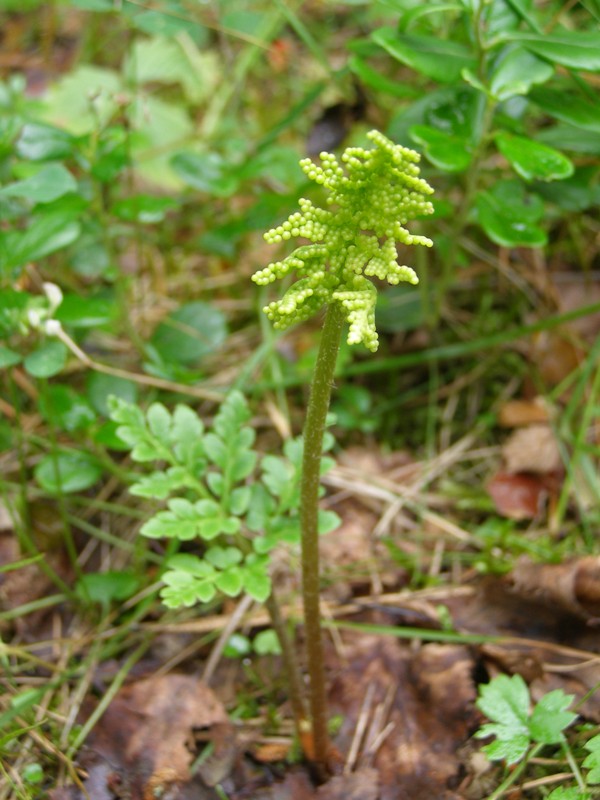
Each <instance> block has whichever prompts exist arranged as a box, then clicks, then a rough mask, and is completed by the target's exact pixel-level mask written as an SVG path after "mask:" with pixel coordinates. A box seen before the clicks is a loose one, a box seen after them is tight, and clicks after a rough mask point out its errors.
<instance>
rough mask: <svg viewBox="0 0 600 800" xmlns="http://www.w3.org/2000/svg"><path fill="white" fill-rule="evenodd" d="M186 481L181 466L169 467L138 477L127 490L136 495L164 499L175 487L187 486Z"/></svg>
mask: <svg viewBox="0 0 600 800" xmlns="http://www.w3.org/2000/svg"><path fill="white" fill-rule="evenodd" d="M187 483H188V475H187V472H186V470H185V469H183V467H170V468H169V469H168V470H167V471H166V472H162V471H157V472H152V473H151V474H150V475H145V476H144V477H143V478H140V479H139V481H137V482H136V483H134V484H133V485H132V486H130V487H129V492H130V493H131V494H133V495H135V496H136V497H148V498H153V499H154V500H165V499H166V498H167V497H168V496H169V495H170V494H172V493H173V492H174V491H175V490H176V489H181V488H182V487H184V486H187Z"/></svg>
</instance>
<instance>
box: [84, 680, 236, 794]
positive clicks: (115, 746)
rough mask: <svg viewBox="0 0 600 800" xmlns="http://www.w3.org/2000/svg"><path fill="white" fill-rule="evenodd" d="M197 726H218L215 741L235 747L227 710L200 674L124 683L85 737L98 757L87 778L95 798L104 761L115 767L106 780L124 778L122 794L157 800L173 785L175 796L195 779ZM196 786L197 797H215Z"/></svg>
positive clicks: (100, 782)
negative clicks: (192, 777)
mask: <svg viewBox="0 0 600 800" xmlns="http://www.w3.org/2000/svg"><path fill="white" fill-rule="evenodd" d="M197 729H206V730H207V731H209V732H210V731H212V730H213V729H214V731H215V735H216V738H217V740H220V741H221V743H224V742H225V741H228V742H229V748H230V750H231V749H232V745H233V735H232V729H231V724H230V722H229V721H228V718H227V714H226V712H225V709H224V708H223V706H222V705H221V703H220V701H219V700H218V699H217V697H216V695H215V694H214V693H213V692H212V691H211V690H210V689H209V688H208V687H207V686H206V685H205V684H203V683H202V682H201V681H200V680H198V679H197V678H194V677H192V676H188V675H177V674H170V675H161V676H156V677H152V678H147V679H143V680H138V681H135V682H133V683H131V684H129V685H126V686H124V687H123V688H122V689H121V690H120V691H119V692H118V693H117V695H116V696H115V698H114V699H113V701H112V702H111V703H110V705H109V706H108V709H107V711H106V713H105V714H104V716H103V717H102V718H101V719H100V722H99V723H98V725H97V726H96V727H95V728H94V729H93V731H92V733H91V735H90V737H89V739H88V742H87V749H88V752H90V753H93V755H94V761H95V763H94V764H92V766H91V767H90V768H89V769H88V771H89V773H90V778H89V779H88V780H89V781H92V785H93V787H94V794H93V796H92V795H90V797H91V800H102V793H103V789H102V776H103V775H105V773H104V771H103V769H102V764H105V763H109V764H110V765H111V768H112V770H111V773H110V776H108V775H105V777H104V780H105V783H106V782H107V781H108V780H109V778H110V782H111V783H114V781H115V780H116V781H120V782H121V783H122V790H120V793H121V795H122V796H124V795H127V796H129V797H130V798H131V800H153V799H154V798H156V797H159V796H163V795H164V794H165V792H166V791H167V789H169V792H170V796H172V795H173V791H174V790H175V796H177V795H178V792H179V790H182V791H183V789H182V787H183V786H185V785H186V784H187V783H188V782H190V780H191V775H190V766H191V763H192V760H193V758H194V749H195V748H194V739H193V735H192V734H193V731H194V730H197ZM218 749H219V746H218V745H217V746H216V750H218ZM98 757H99V758H100V762H99V763H98ZM228 766H230V762H229V765H228ZM212 768H213V769H214V765H213V767H212ZM98 771H100V772H98ZM221 772H222V770H221ZM90 788H91V787H90ZM109 788H110V787H109ZM86 790H88V785H87V783H86ZM195 791H196V795H197V797H200V796H205V797H207V798H208V797H213V795H212V794H211V793H206V792H204V793H202V792H201V791H200V789H199V787H198V786H197V787H196V790H195ZM88 793H89V790H88ZM215 796H216V795H215Z"/></svg>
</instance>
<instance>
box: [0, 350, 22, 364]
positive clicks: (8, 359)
mask: <svg viewBox="0 0 600 800" xmlns="http://www.w3.org/2000/svg"><path fill="white" fill-rule="evenodd" d="M20 361H21V356H20V355H19V353H16V352H15V351H14V350H11V349H10V347H5V346H4V345H3V344H0V369H6V368H7V367H14V365H15V364H18V363H19V362H20Z"/></svg>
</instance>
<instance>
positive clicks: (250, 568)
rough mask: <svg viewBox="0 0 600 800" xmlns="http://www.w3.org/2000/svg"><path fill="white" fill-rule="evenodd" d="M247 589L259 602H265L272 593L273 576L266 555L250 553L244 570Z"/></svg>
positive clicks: (243, 574) (245, 587)
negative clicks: (270, 574)
mask: <svg viewBox="0 0 600 800" xmlns="http://www.w3.org/2000/svg"><path fill="white" fill-rule="evenodd" d="M242 576H243V581H244V589H245V591H246V592H247V593H248V594H249V595H250V597H252V598H253V599H254V600H256V601H257V602H259V603H264V602H265V600H267V599H268V597H269V595H270V594H271V578H270V577H269V573H268V558H267V557H266V556H258V555H250V556H248V557H247V559H246V563H245V564H244V568H243V571H242Z"/></svg>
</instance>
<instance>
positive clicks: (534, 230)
mask: <svg viewBox="0 0 600 800" xmlns="http://www.w3.org/2000/svg"><path fill="white" fill-rule="evenodd" d="M475 207H476V210H477V218H478V220H479V224H480V225H481V227H482V228H483V229H484V231H485V232H486V233H487V235H488V236H489V237H490V239H491V240H492V241H493V242H495V243H496V244H499V245H501V246H503V247H542V246H543V245H544V244H546V241H547V238H546V234H545V232H544V231H543V230H542V229H541V228H539V227H538V226H537V225H536V223H537V222H538V220H540V219H541V217H542V216H543V214H544V204H543V201H542V200H541V199H540V198H539V197H538V196H537V195H533V194H529V195H527V194H525V191H524V187H523V186H522V184H520V183H519V182H518V181H501V182H499V183H497V184H496V185H495V186H494V187H492V189H491V190H490V191H488V192H479V194H478V195H477V197H476V201H475Z"/></svg>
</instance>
